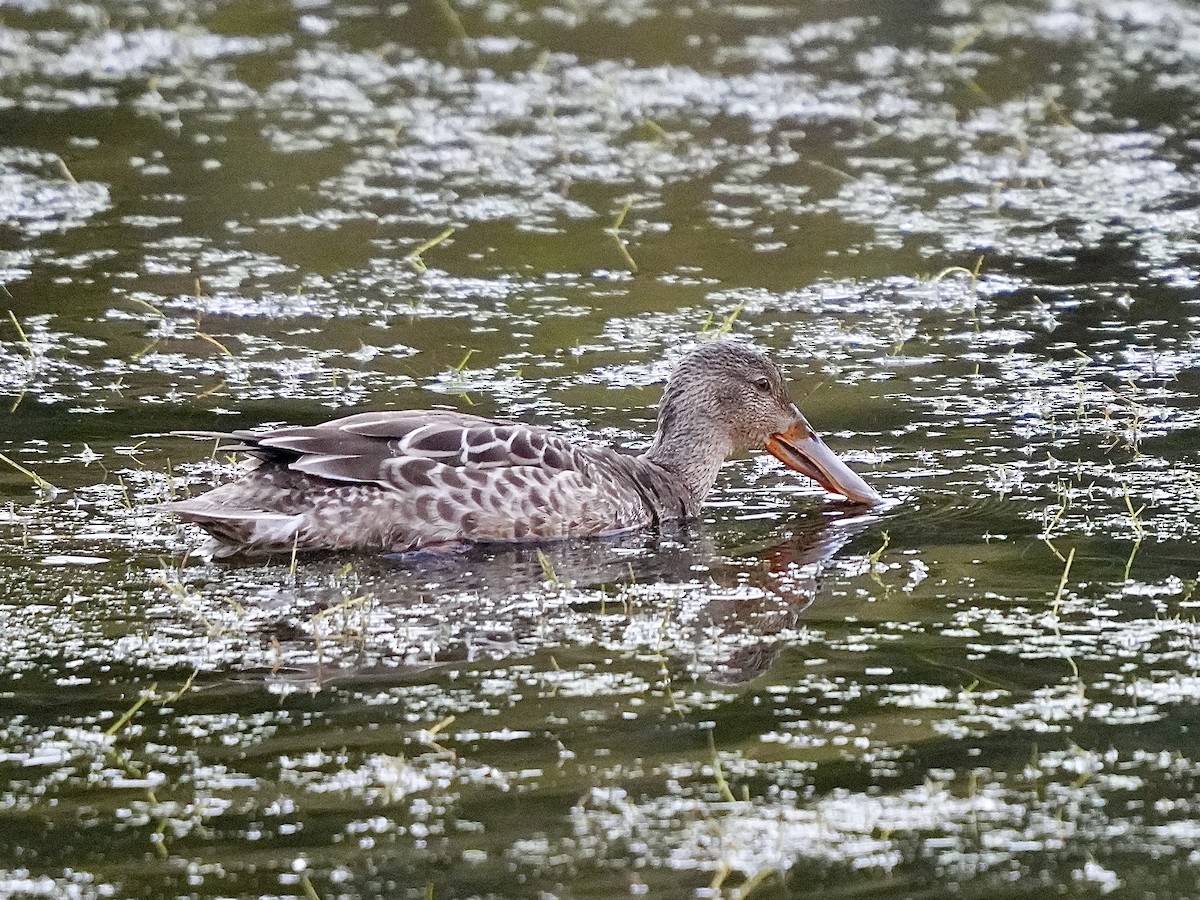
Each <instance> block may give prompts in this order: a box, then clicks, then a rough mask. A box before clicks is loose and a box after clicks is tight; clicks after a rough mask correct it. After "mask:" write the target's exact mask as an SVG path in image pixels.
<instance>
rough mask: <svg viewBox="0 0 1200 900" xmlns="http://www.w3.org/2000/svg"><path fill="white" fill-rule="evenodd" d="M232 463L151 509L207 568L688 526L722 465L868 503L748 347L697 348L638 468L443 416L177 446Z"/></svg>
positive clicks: (387, 416)
mask: <svg viewBox="0 0 1200 900" xmlns="http://www.w3.org/2000/svg"><path fill="white" fill-rule="evenodd" d="M178 433H179V434H185V435H187V436H190V437H199V438H207V439H212V438H216V439H217V440H218V441H221V442H231V443H228V444H226V445H225V446H221V445H220V444H219V445H218V447H219V449H222V450H225V451H229V452H239V453H243V454H246V455H247V456H248V457H249V458H250V459H249V464H248V469H247V471H245V473H244V474H243V475H242V476H241V477H240V478H238V479H237V480H235V481H232V482H230V483H228V484H225V485H222V486H220V487H216V488H214V489H212V490H210V491H208V492H207V493H204V494H201V495H200V496H197V497H194V498H192V499H187V500H181V501H176V502H173V503H167V504H163V506H164V507H165V508H166V509H167V511H169V512H171V513H173V514H174V515H175V516H177V517H178V518H179V519H180V520H182V521H183V522H186V523H193V524H195V525H198V526H200V528H202V529H203V530H204V531H205V532H207V534H208V536H209V538H210V541H209V544H208V545H207V546H206V547H204V548H202V550H201V553H202V554H203V555H206V556H208V557H210V558H212V557H216V558H220V557H228V556H233V555H237V554H242V555H248V556H261V555H270V554H295V553H296V552H300V551H355V552H376V553H385V554H403V553H407V552H409V551H434V552H436V551H439V550H448V549H453V548H461V547H466V546H470V545H474V544H513V543H534V542H547V541H558V540H564V539H573V538H588V537H601V536H609V535H615V534H619V533H622V532H627V531H630V530H633V529H640V528H648V527H652V526H655V525H661V524H664V523H671V522H682V521H686V520H689V519H694V518H696V516H697V515H698V514H699V513H700V509H701V506H702V504H703V502H704V499H705V497H707V496H708V494H709V492H710V491H711V490H712V488H713V485H714V484H715V482H716V480H717V475H718V472H719V470H720V468H721V466H722V464H723V463H724V462H725V460H726V459H727V458H728V457H729V456H730V455H732V454H734V453H737V452H739V451H745V450H751V449H756V448H761V449H764V450H766V452H768V453H770V454H771V455H773V456H774V457H776V458H777V459H779V460H780V461H781V462H782V463H784V465H786V466H787V467H789V468H790V469H794V470H796V471H798V472H800V473H802V474H804V475H806V476H808V477H809V478H811V479H813V480H814V481H816V482H817V483H818V484H819V485H820V486H821V487H823V488H824V489H825V490H827V491H829V492H831V493H833V494H838V495H841V497H843V498H845V500H846V501H848V502H850V503H854V504H863V505H870V506H874V505H876V504H879V503H881V502H882V498H881V496H880V495H879V493H877V492H876V491H875V490H874V489H873V488H871V487H870V486H869V485H868V484H867V483H866V482H865V481H864V480H863V479H862V478H861V477H859V476H858V475H857V474H855V472H853V471H852V470H851V469H850V467H849V466H847V465H846V464H845V463H844V462H843V461H842V460H841V459H840V458H839V457H838V456H837V455H835V454H834V453H833V452H832V451H831V450H830V449H829V448H828V447H827V446H826V445H825V443H824V442H823V441H822V440H821V438H820V437H819V436H818V434H817V433H816V431H815V430H814V429H813V428H812V426H811V425H810V424H809V422H808V420H807V419H806V418H805V417H804V415H803V413H801V412H800V409H799V408H798V407H797V406H796V404H795V403H793V402H792V400H791V398H790V396H789V395H788V391H787V387H786V384H785V382H784V379H783V375H782V374H781V372H780V370H779V368H778V367H777V366H776V365H775V364H774V363H773V362H772V361H771V360H770V359H769V358H768V357H767V356H766V354H764V353H763V352H762V351H760V350H758V349H757V348H755V347H753V346H751V345H749V344H746V343H742V342H740V341H736V340H729V339H725V340H717V341H712V342H709V343H706V344H702V345H701V346H699V347H697V348H695V349H692V350H691V351H690V352H687V353H686V354H685V355H683V357H682V358H681V360H680V361H679V363H678V364H677V365H676V366H675V368H674V370H673V371H672V372H671V374H670V376H669V378H668V380H667V384H666V387H665V389H664V390H663V395H662V400H661V403H660V405H659V410H658V425H657V429H656V431H655V434H654V438H653V441H652V442H651V443H650V446H649V447H648V449H646V450H645V452H643V453H640V454H634V453H627V452H622V451H619V450H615V449H612V448H609V447H605V446H599V445H592V444H584V443H577V442H574V441H572V440H569V439H567V438H565V437H563V436H561V435H559V434H556V433H554V432H552V431H550V430H547V429H544V428H540V427H536V426H533V425H527V424H522V423H520V422H511V421H504V420H500V419H489V418H482V417H479V416H474V415H469V414H467V413H461V412H456V411H452V410H447V409H422V410H389V411H381V412H366V413H359V414H356V415H350V416H345V417H343V418H339V419H333V420H332V421H328V422H323V423H321V424H318V425H300V426H294V425H279V426H273V427H267V428H263V429H256V430H243V431H232V432H213V431H200V432H195V431H192V432H178Z"/></svg>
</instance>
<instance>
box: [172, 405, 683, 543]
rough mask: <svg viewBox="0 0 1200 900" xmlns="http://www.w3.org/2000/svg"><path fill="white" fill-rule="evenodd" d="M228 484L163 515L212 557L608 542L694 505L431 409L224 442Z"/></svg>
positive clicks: (643, 481) (662, 479)
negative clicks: (197, 531)
mask: <svg viewBox="0 0 1200 900" xmlns="http://www.w3.org/2000/svg"><path fill="white" fill-rule="evenodd" d="M212 436H214V437H225V438H229V439H231V440H233V441H235V442H236V443H235V444H234V445H232V446H230V447H227V448H226V449H229V450H237V451H241V452H245V453H248V454H250V455H252V456H254V457H257V459H258V463H257V465H256V466H255V467H254V468H253V469H252V470H251V471H249V472H248V473H247V474H246V475H245V476H243V477H242V478H241V479H239V480H238V481H235V482H233V483H231V484H227V485H224V486H223V487H219V488H217V489H215V490H213V491H210V492H209V493H207V494H204V495H202V496H201V497H198V498H195V499H193V500H185V501H182V502H179V503H174V504H168V506H169V508H170V509H171V510H172V511H173V512H175V513H176V514H178V515H179V516H180V517H181V518H183V519H184V520H185V521H189V522H195V523H197V524H199V525H200V526H201V527H203V528H204V529H205V530H206V531H208V532H209V533H210V534H211V535H213V537H214V538H216V539H217V544H216V545H215V546H214V547H213V548H211V549H212V551H213V552H214V554H215V555H218V556H221V555H230V554H233V553H237V552H249V553H277V552H289V551H291V550H292V549H293V548H296V549H300V550H305V549H330V550H338V549H363V550H382V551H385V552H399V551H405V550H413V549H420V548H424V547H437V546H444V545H449V544H456V543H460V542H468V541H469V542H506V543H507V542H520V541H538V540H555V539H562V538H569V537H585V536H594V535H602V534H610V533H614V532H618V531H623V530H626V529H629V528H636V527H640V526H645V525H649V524H652V523H654V522H657V521H669V520H674V519H681V518H687V517H689V516H692V515H694V514H695V512H696V502H695V501H694V499H693V498H692V497H691V495H690V494H689V493H688V492H687V490H686V489H685V488H684V487H683V485H682V484H681V483H680V482H678V480H677V479H675V478H674V477H673V476H672V475H671V473H669V472H667V471H666V470H664V469H662V468H660V467H659V466H657V465H655V464H653V463H650V462H648V461H646V460H645V459H643V458H641V457H636V456H630V455H627V454H621V453H617V452H615V451H612V450H609V449H607V448H603V447H590V446H583V445H577V444H573V443H571V442H569V441H567V440H565V439H564V438H562V437H559V436H557V435H554V434H552V433H550V432H547V431H544V430H542V429H540V428H534V427H531V426H527V425H521V424H517V423H510V422H500V421H492V420H488V419H482V418H479V417H477V416H468V415H463V414H460V413H454V412H447V411H441V410H433V411H430V410H408V411H403V412H384V413H365V414H362V415H356V416H349V417H347V418H344V419H337V420H334V421H332V422H326V423H324V424H322V425H316V426H311V427H281V428H276V429H274V430H271V431H263V432H249V431H237V432H233V433H231V434H228V435H217V434H214V435H212Z"/></svg>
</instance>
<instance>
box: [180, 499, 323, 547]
mask: <svg viewBox="0 0 1200 900" xmlns="http://www.w3.org/2000/svg"><path fill="white" fill-rule="evenodd" d="M159 509H161V510H163V512H168V513H173V514H174V515H177V516H179V518H180V519H182V520H183V521H185V522H191V523H193V524H196V525H199V526H200V527H201V528H203V529H204V530H205V531H207V532H208V533H209V534H210V535H212V536H213V537H214V538H216V543H215V544H214V545H213V546H211V547H209V548H206V550H207V554H209V555H212V556H215V557H225V556H233V555H234V554H236V553H254V554H258V555H263V554H271V553H290V552H291V551H292V549H293V548H294V547H295V546H296V543H297V539H298V537H299V531H300V525H301V520H302V518H303V517H302V516H299V515H288V514H286V513H275V512H266V511H265V510H261V509H239V508H237V507H230V506H216V505H214V504H213V503H212V502H211V501H209V500H206V499H205V498H204V497H198V498H196V499H194V500H179V501H175V502H172V503H163V504H161V505H160V506H159Z"/></svg>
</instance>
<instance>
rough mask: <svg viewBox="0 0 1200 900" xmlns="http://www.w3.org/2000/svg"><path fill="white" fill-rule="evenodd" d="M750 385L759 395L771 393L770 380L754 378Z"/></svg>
mask: <svg viewBox="0 0 1200 900" xmlns="http://www.w3.org/2000/svg"><path fill="white" fill-rule="evenodd" d="M751 384H753V385H754V387H755V388H756V389H757V390H758V391H759V392H760V393H763V394H769V393H770V392H771V379H770V378H755V379H754V381H752V382H751Z"/></svg>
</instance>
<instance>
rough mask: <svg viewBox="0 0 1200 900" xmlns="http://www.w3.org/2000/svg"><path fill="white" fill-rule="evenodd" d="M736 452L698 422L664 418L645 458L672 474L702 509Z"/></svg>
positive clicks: (661, 419) (660, 421)
mask: <svg viewBox="0 0 1200 900" xmlns="http://www.w3.org/2000/svg"><path fill="white" fill-rule="evenodd" d="M732 449H733V448H732V447H729V446H727V445H726V442H725V441H723V440H721V439H720V438H719V437H718V435H717V434H716V433H715V432H713V431H711V430H709V429H706V428H704V427H703V426H701V425H699V424H697V423H695V422H689V421H684V422H681V421H679V420H678V419H675V418H673V417H670V416H665V415H664V416H663V417H662V418H660V420H659V425H658V433H657V434H656V435H655V436H654V443H653V444H651V445H650V449H649V450H647V451H646V452H645V453H644V454H643V458H644V459H646V460H647V461H649V462H652V463H654V464H655V465H657V466H661V467H662V468H664V469H666V470H667V471H668V472H670V473H671V475H672V476H674V478H675V479H676V480H677V481H679V482H680V483H682V484H683V486H684V487H685V488H686V489H687V491H688V493H690V494H691V495H692V497H693V498H695V501H696V506H699V505H700V503H701V502H702V501H703V500H704V498H705V497H707V496H708V492H709V491H711V490H712V486H713V484H714V483H716V480H717V473H718V472H719V471H720V470H721V463H723V462H724V461H725V457H726V456H728V455H729V453H730V452H731V451H732Z"/></svg>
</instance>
